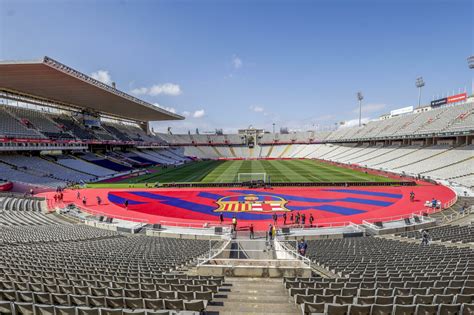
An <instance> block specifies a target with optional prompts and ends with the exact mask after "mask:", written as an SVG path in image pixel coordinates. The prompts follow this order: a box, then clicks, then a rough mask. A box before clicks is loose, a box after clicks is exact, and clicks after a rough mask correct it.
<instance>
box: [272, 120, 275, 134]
mask: <svg viewBox="0 0 474 315" xmlns="http://www.w3.org/2000/svg"><path fill="white" fill-rule="evenodd" d="M272 125H273V134H275V123H273V124H272Z"/></svg>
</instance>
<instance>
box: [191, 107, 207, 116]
mask: <svg viewBox="0 0 474 315" xmlns="http://www.w3.org/2000/svg"><path fill="white" fill-rule="evenodd" d="M204 115H206V112H205V111H204V109H198V110H197V111H195V112H194V113H193V118H202V117H204Z"/></svg>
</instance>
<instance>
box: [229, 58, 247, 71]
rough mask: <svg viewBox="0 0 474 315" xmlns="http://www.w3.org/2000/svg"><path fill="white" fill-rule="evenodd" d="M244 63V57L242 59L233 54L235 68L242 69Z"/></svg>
mask: <svg viewBox="0 0 474 315" xmlns="http://www.w3.org/2000/svg"><path fill="white" fill-rule="evenodd" d="M243 65H244V63H243V61H242V59H240V57H239V56H237V55H234V56H232V66H233V67H234V69H236V70H237V69H240V68H242V66H243Z"/></svg>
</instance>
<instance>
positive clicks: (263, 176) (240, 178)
mask: <svg viewBox="0 0 474 315" xmlns="http://www.w3.org/2000/svg"><path fill="white" fill-rule="evenodd" d="M267 180H268V177H267V173H237V182H239V183H245V182H258V181H263V182H264V183H267Z"/></svg>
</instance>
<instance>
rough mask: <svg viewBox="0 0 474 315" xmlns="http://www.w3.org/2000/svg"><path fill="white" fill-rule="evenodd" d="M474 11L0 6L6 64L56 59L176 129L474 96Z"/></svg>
mask: <svg viewBox="0 0 474 315" xmlns="http://www.w3.org/2000/svg"><path fill="white" fill-rule="evenodd" d="M473 15H474V11H473V1H471V0H446V1H437V0H400V1H394V0H378V1H348V0H345V1H343V0H332V1H329V0H328V1H298V0H296V1H269V0H265V1H263V0H258V1H237V0H234V1H227V0H223V1H151V0H149V1H145V0H134V1H128V0H122V1H112V0H102V1H87V0H86V1H78V0H72V1H71V0H70V1H57V0H56V1H54V0H53V1H51V0H49V1H42V0H30V1H25V0H14V1H11V0H0V59H4V60H5V59H7V60H11V59H36V58H40V57H42V56H44V55H47V56H50V57H52V58H54V59H56V60H58V61H60V62H63V63H65V64H67V65H69V66H71V67H73V68H75V69H77V70H80V71H82V72H84V73H86V74H89V75H92V74H94V75H95V76H96V77H97V78H99V79H101V80H105V81H106V82H110V81H115V82H116V83H117V87H118V88H119V89H121V90H124V91H126V92H129V93H132V94H135V95H137V96H139V97H140V98H143V99H144V100H146V101H148V102H150V103H156V104H159V105H160V106H162V107H165V108H169V109H171V110H173V111H176V112H177V113H179V114H184V115H186V116H187V119H186V120H185V121H180V122H176V123H169V122H164V123H157V124H156V128H157V129H159V130H165V129H166V127H167V126H172V128H173V129H172V130H173V131H174V132H187V130H188V129H190V130H192V132H194V130H195V128H199V129H200V131H201V132H203V131H212V130H214V129H215V128H223V129H224V130H225V131H235V130H236V129H238V128H244V127H248V126H249V125H253V126H255V127H262V128H266V129H268V130H271V126H272V123H273V122H275V123H276V126H277V129H278V128H279V127H288V128H290V129H292V130H307V129H312V128H322V127H324V126H333V125H334V123H335V122H340V121H352V120H353V119H356V118H357V117H358V113H357V101H356V97H355V95H356V92H357V91H358V90H361V91H362V92H363V94H364V96H365V99H364V111H363V117H364V118H365V119H373V118H377V117H378V116H379V115H380V114H383V113H385V112H389V111H390V110H392V109H396V108H400V107H404V106H409V105H415V104H416V102H417V95H418V92H417V90H416V87H415V79H416V77H417V76H420V75H422V76H423V77H424V79H425V81H426V86H425V88H424V90H423V98H422V100H423V102H424V103H427V102H429V101H431V100H432V98H433V96H435V97H436V96H440V95H446V94H447V93H448V92H449V93H453V91H454V92H458V91H459V89H462V90H463V91H464V89H465V88H467V89H468V90H469V91H470V90H471V80H472V76H473V75H472V71H470V70H469V69H468V67H467V62H466V58H467V57H468V56H469V55H472V54H473V52H474V43H473Z"/></svg>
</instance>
